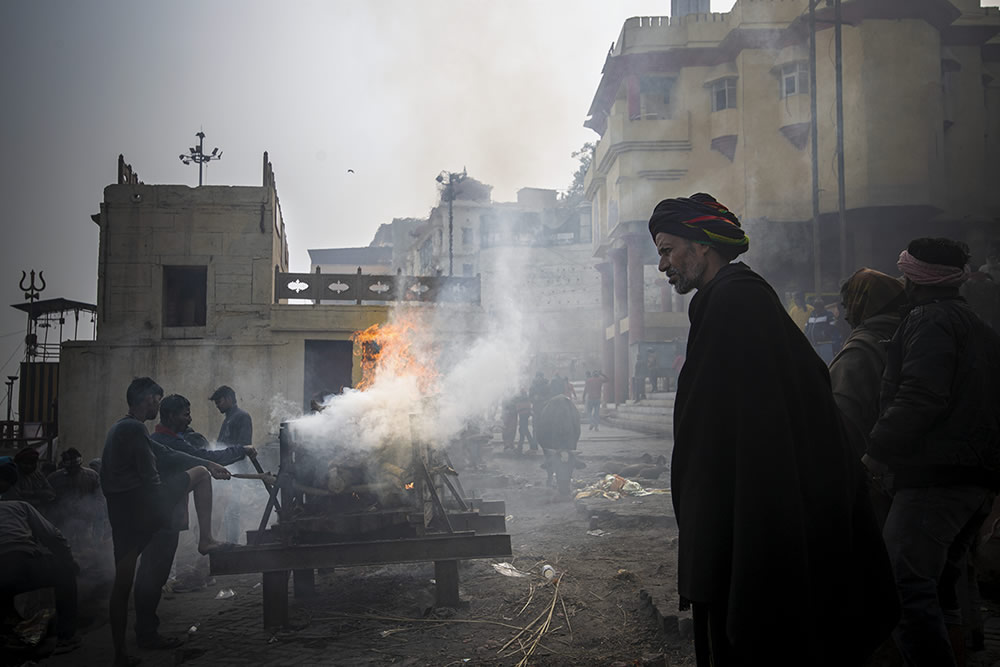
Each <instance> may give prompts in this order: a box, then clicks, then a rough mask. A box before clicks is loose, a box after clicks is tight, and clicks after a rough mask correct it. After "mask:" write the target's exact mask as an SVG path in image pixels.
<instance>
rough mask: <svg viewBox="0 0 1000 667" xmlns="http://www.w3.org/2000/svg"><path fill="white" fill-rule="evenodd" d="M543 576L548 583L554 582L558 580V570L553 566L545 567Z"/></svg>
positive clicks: (543, 567)
mask: <svg viewBox="0 0 1000 667" xmlns="http://www.w3.org/2000/svg"><path fill="white" fill-rule="evenodd" d="M542 576H544V577H545V578H546V579H547V580H548V581H552V580H553V579H555V578H556V568H554V567H552V566H551V565H543V566H542Z"/></svg>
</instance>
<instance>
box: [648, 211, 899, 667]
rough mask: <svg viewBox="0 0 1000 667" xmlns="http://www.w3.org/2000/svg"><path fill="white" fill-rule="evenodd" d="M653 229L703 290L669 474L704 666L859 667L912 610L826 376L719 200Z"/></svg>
mask: <svg viewBox="0 0 1000 667" xmlns="http://www.w3.org/2000/svg"><path fill="white" fill-rule="evenodd" d="M649 231H650V234H651V235H652V237H653V242H654V243H655V244H656V248H657V251H658V253H659V256H660V263H659V269H660V271H662V272H663V273H665V274H666V275H667V279H668V280H669V282H670V284H671V285H673V286H674V288H675V289H676V290H677V292H678V293H680V294H686V293H688V292H691V291H693V290H697V291H698V293H697V294H696V295H695V296H694V298H693V299H692V300H691V304H690V308H689V316H690V319H691V330H690V334H689V336H688V345H687V353H686V362H685V364H684V367H683V369H682V370H681V373H680V377H679V378H678V384H677V396H676V401H675V404H674V444H673V460H672V465H671V489H672V492H673V493H672V498H673V504H674V513H675V516H676V519H677V526H678V531H679V541H678V565H677V568H678V574H677V579H678V588H679V592H680V596H681V603H682V605H685V606H686V605H687V604H689V603H690V604H692V605H693V611H694V622H695V648H696V651H697V654H698V664H699V665H702V664H704V665H708V664H713V665H723V666H724V665H734V664H739V665H744V664H746V665H763V664H766V665H811V666H816V665H829V666H833V665H837V666H842V665H857V664H861V663H863V661H864V660H865V659H866V658H867V656H868V655H869V654H870V653H871V652H872V651H873V650H874V649H875V648H876V647H877V646H878V644H879V643H880V642H881V641H882V640H883V639H884V638H885V637H887V636H888V634H889V631H890V630H891V628H892V626H893V625H894V624H895V621H896V618H897V615H898V602H897V600H896V597H895V592H894V590H893V585H892V575H891V573H890V571H889V565H888V560H887V558H886V553H885V547H884V545H883V544H882V541H881V537H880V536H879V534H878V529H877V526H876V525H875V519H874V517H873V516H872V510H871V506H870V504H869V502H868V498H867V490H866V488H865V477H864V469H863V467H862V466H861V464H860V462H859V461H858V457H857V454H856V453H855V451H853V450H852V446H851V444H850V442H849V436H848V434H847V431H846V429H845V427H844V424H843V422H842V418H841V415H840V412H839V411H838V409H837V406H836V404H835V403H834V400H833V394H832V392H831V390H830V376H829V374H828V372H827V369H826V366H825V365H824V364H823V362H822V361H821V360H820V359H819V357H818V356H816V353H815V352H814V351H813V349H812V346H811V345H810V344H809V341H808V340H807V339H806V338H805V336H804V335H803V334H802V331H801V330H800V329H799V328H798V326H797V325H796V324H795V323H794V322H793V321H792V319H791V318H790V317H789V316H788V314H787V313H786V312H785V309H784V307H783V306H782V304H781V301H780V300H779V299H778V296H777V295H776V294H775V293H774V290H773V289H772V288H771V286H770V285H768V284H767V282H765V281H764V279H763V278H761V277H760V276H758V275H757V274H756V273H754V272H753V271H751V270H750V268H749V267H747V266H746V265H745V264H743V263H741V262H733V260H734V259H735V258H736V257H737V256H739V255H740V254H741V253H743V252H745V251H746V250H747V249H748V248H749V239H748V238H747V236H746V234H745V233H744V232H743V230H742V228H741V226H740V222H739V219H738V218H737V217H736V215H734V214H733V213H732V212H731V211H729V210H728V209H727V208H726V207H724V206H723V205H722V204H720V203H719V202H717V201H716V200H715V199H714V198H713V197H711V196H710V195H707V194H702V193H699V194H695V195H692V196H691V197H690V198H686V199H668V200H665V201H662V202H660V203H659V204H657V206H656V208H655V209H654V211H653V215H652V217H651V218H650V220H649ZM733 322H741V323H744V326H739V327H737V326H733Z"/></svg>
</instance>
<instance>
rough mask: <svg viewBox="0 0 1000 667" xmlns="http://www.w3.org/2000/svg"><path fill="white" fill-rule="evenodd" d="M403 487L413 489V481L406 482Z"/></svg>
mask: <svg viewBox="0 0 1000 667" xmlns="http://www.w3.org/2000/svg"><path fill="white" fill-rule="evenodd" d="M403 488H404V489H406V490H412V489H413V482H410V483H409V484H406V485H405V486H404V487H403Z"/></svg>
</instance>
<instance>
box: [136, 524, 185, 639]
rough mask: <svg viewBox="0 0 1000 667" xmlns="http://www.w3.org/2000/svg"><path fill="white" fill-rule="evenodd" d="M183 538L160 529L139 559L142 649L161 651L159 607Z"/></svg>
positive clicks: (138, 623)
mask: <svg viewBox="0 0 1000 667" xmlns="http://www.w3.org/2000/svg"><path fill="white" fill-rule="evenodd" d="M179 536H180V533H179V532H178V531H176V530H169V529H166V530H158V531H157V532H156V534H154V535H153V539H152V540H151V541H150V543H149V545H148V546H147V547H146V548H145V549H144V550H143V552H142V557H141V558H140V559H139V567H138V570H137V571H136V573H135V638H136V641H137V642H138V644H139V647H140V648H160V646H158V645H159V644H162V643H163V642H161V641H160V637H159V628H160V619H159V617H157V615H156V608H157V607H158V606H159V604H160V596H161V595H162V593H163V585H164V584H166V583H167V579H168V578H169V577H170V567H171V565H172V564H173V562H174V554H175V553H176V551H177V540H178V538H179ZM154 645H156V646H154ZM162 648H170V647H169V646H164V647H162Z"/></svg>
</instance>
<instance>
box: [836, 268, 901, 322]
mask: <svg viewBox="0 0 1000 667" xmlns="http://www.w3.org/2000/svg"><path fill="white" fill-rule="evenodd" d="M840 297H841V300H842V301H843V303H844V310H845V313H844V317H845V318H846V319H847V321H848V322H849V323H850V324H851V325H852V326H857V325H859V324H861V323H862V322H864V321H865V320H867V319H868V318H869V317H874V316H876V315H881V314H883V313H888V312H892V311H894V310H896V309H898V308H899V307H901V306H903V305H904V304H905V302H906V292H905V290H904V289H903V284H902V283H901V282H900V281H899V280H897V279H896V278H893V277H892V276H889V275H886V274H884V273H882V272H881V271H876V270H874V269H858V271H857V272H855V274H854V275H853V276H851V277H850V278H848V279H847V282H845V283H844V286H843V287H841V288H840Z"/></svg>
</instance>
